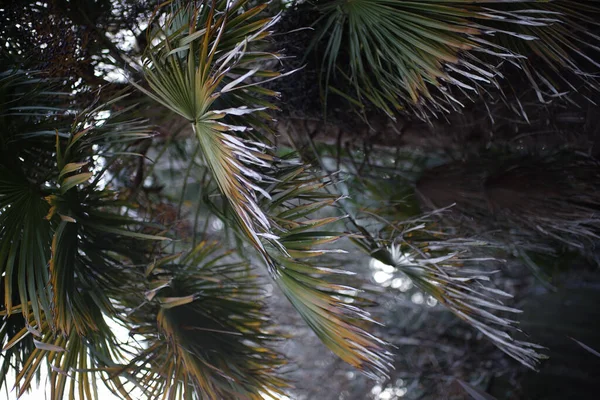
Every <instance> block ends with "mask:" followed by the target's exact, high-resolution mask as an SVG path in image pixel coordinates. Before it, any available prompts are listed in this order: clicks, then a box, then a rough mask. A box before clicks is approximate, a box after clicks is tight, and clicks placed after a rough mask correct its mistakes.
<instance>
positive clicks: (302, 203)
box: [268, 166, 391, 378]
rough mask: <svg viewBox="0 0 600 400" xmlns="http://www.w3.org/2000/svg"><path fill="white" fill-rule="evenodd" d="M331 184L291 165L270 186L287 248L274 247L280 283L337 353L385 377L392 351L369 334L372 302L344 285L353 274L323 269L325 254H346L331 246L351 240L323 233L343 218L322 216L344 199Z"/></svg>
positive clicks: (277, 230)
mask: <svg viewBox="0 0 600 400" xmlns="http://www.w3.org/2000/svg"><path fill="white" fill-rule="evenodd" d="M331 183H332V182H331V180H330V178H328V177H324V176H318V175H317V176H315V175H312V174H311V172H310V170H309V169H308V168H307V167H304V166H295V167H293V166H290V167H287V168H282V169H281V170H279V171H278V174H277V179H276V182H275V183H273V184H272V185H271V186H270V187H269V188H268V190H269V193H270V195H271V197H272V199H273V201H272V202H270V203H269V205H268V210H269V215H270V218H271V221H272V225H273V226H274V227H276V228H275V230H274V232H275V234H277V235H278V236H279V237H280V239H279V243H280V244H281V246H282V247H283V250H282V249H280V248H269V254H270V255H271V256H272V257H273V259H274V271H275V274H274V275H275V280H276V282H277V283H278V285H279V287H280V288H281V290H282V291H283V293H284V295H285V296H286V297H287V298H288V299H289V300H290V302H291V303H292V305H294V307H295V308H296V310H297V311H298V312H299V313H300V315H301V316H302V318H304V320H305V321H306V322H307V324H308V325H309V326H310V327H311V328H312V329H313V331H314V332H315V333H316V334H317V336H318V337H319V338H320V339H321V340H322V341H323V343H324V344H325V345H326V346H327V347H329V349H330V350H331V351H333V352H334V353H335V354H336V355H338V356H339V357H340V358H341V359H342V360H344V361H346V362H347V363H349V364H351V365H353V366H355V367H356V368H359V369H360V370H362V371H363V372H364V373H366V374H367V375H368V376H370V377H372V378H376V377H381V376H385V375H386V372H387V371H388V370H389V369H390V368H391V367H390V365H391V364H390V361H391V353H389V352H388V351H387V344H386V343H385V342H383V341H382V340H380V339H378V338H376V337H375V336H373V335H371V334H370V333H369V332H368V331H367V330H366V328H367V327H368V326H369V325H372V324H375V323H376V321H374V320H373V318H372V317H371V315H370V314H369V313H368V312H366V311H365V310H364V309H363V308H364V307H366V306H368V305H369V304H370V303H369V302H368V301H367V300H366V299H365V298H362V297H361V296H360V295H358V293H360V290H359V289H357V288H354V287H353V286H351V285H352V283H351V281H350V282H347V283H342V282H343V277H344V276H346V277H347V276H348V274H349V273H348V272H346V271H344V270H340V269H338V268H333V267H327V266H323V265H322V264H323V259H325V257H323V256H324V255H327V254H329V253H341V252H343V251H342V250H339V249H336V248H328V247H327V246H326V245H327V244H331V243H334V242H336V241H338V240H339V239H341V238H343V237H346V236H348V235H347V234H345V233H343V232H339V231H335V230H334V231H324V230H323V229H327V228H329V229H332V228H333V229H335V226H336V222H338V221H339V220H341V219H342V218H340V217H337V216H335V217H330V216H329V217H327V216H326V217H324V218H319V214H320V213H321V212H323V211H326V210H328V209H331V208H332V207H331V206H333V205H334V203H335V202H336V201H337V200H338V198H339V196H337V195H334V194H330V193H328V192H327V191H325V190H324V188H325V187H327V186H329V185H331ZM321 228H323V229H321ZM350 275H352V274H350ZM340 281H342V282H340Z"/></svg>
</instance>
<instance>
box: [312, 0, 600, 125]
mask: <svg viewBox="0 0 600 400" xmlns="http://www.w3.org/2000/svg"><path fill="white" fill-rule="evenodd" d="M473 3H477V4H473ZM319 6H320V8H321V10H322V13H323V16H322V18H321V19H320V20H319V21H318V22H317V23H316V24H315V25H316V26H317V28H318V31H317V34H316V36H315V39H314V41H313V46H315V45H319V44H320V43H321V42H323V46H324V53H325V57H324V58H323V65H322V70H323V78H322V82H323V85H324V90H325V93H327V92H328V91H329V90H330V88H331V89H332V90H333V91H335V92H336V93H338V94H341V95H343V96H344V97H346V98H348V99H350V100H351V102H353V103H354V104H359V105H361V108H362V107H364V106H365V105H366V104H369V103H370V104H372V105H374V106H375V107H377V108H379V109H381V110H383V111H385V112H386V113H387V114H388V115H389V116H392V117H393V116H394V114H395V113H397V112H398V111H399V110H404V109H406V108H408V109H410V110H411V111H414V112H416V113H417V114H419V115H420V116H421V117H422V118H425V119H426V118H428V115H430V114H431V113H434V114H435V113H439V112H449V111H450V110H460V108H461V107H462V106H463V103H462V102H463V101H464V99H465V98H467V99H468V98H473V97H475V96H477V95H478V94H480V93H481V92H483V91H486V90H488V89H490V88H493V87H499V81H500V79H501V78H502V77H503V76H502V70H501V69H500V68H498V65H500V64H502V62H503V61H505V60H507V61H509V62H512V63H514V64H516V65H520V66H521V67H525V66H526V67H527V69H526V72H529V73H530V74H531V80H532V84H534V87H536V85H537V84H536V81H534V80H533V75H535V74H536V73H535V72H534V69H533V68H532V67H531V64H530V63H529V61H528V60H527V57H528V56H529V55H531V53H532V52H533V53H535V54H537V55H539V56H540V57H541V58H542V59H543V60H544V61H545V62H546V63H547V64H548V65H549V66H550V67H551V68H552V69H553V70H558V69H559V68H565V67H566V68H568V69H570V70H571V71H576V72H577V73H579V74H580V75H582V76H583V75H585V73H583V72H582V70H581V69H580V67H579V64H580V63H579V62H578V61H576V58H577V57H575V56H578V57H579V58H584V59H586V60H587V61H591V63H592V64H595V61H594V60H593V59H592V58H590V57H589V56H588V55H586V54H585V52H584V50H582V49H583V48H589V49H590V50H592V49H594V50H595V49H597V45H595V44H594V43H596V42H597V38H595V37H591V36H590V35H587V34H586V32H585V24H586V23H588V24H595V22H594V21H593V18H592V17H589V16H588V17H585V16H584V14H583V12H582V11H583V10H582V9H581V8H580V6H579V2H578V3H577V4H575V2H572V1H558V2H538V1H533V0H516V1H502V0H485V1H479V2H473V1H469V0H457V1H445V0H428V1H399V0H353V1H347V0H334V1H323V2H319ZM583 7H584V9H585V10H587V11H590V10H592V11H594V12H597V10H596V7H595V6H593V5H591V4H586V5H584V6H583ZM567 27H569V28H567ZM571 27H573V28H571ZM580 46H581V47H580ZM334 76H338V77H339V78H341V79H336V80H334V79H333V77H334ZM536 78H537V77H536ZM542 78H543V79H546V78H544V77H543V76H542ZM587 78H589V79H592V75H590V74H588V75H587ZM589 79H588V80H589ZM537 81H538V82H539V81H540V79H537ZM546 83H548V84H549V85H550V87H551V88H552V85H551V84H550V82H549V81H548V80H547V79H546ZM554 92H555V93H554V94H557V92H556V89H554Z"/></svg>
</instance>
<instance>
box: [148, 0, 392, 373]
mask: <svg viewBox="0 0 600 400" xmlns="http://www.w3.org/2000/svg"><path fill="white" fill-rule="evenodd" d="M246 4H247V2H246V1H238V2H234V3H224V2H223V3H222V2H215V3H213V4H212V6H211V7H207V6H201V7H196V8H193V7H192V8H187V7H178V8H175V9H174V11H173V12H171V13H168V14H167V15H166V17H165V18H166V19H165V21H166V22H165V23H164V24H162V25H160V26H159V28H158V31H157V34H156V37H157V38H160V39H161V40H159V41H158V42H157V43H158V44H157V45H155V46H154V47H153V48H151V49H150V51H149V53H148V57H147V60H146V63H145V71H146V77H147V80H148V85H149V86H150V89H151V90H147V89H145V88H143V87H141V86H139V85H137V86H138V88H139V89H140V90H142V91H144V92H145V93H147V94H148V95H149V96H151V97H152V98H154V99H155V100H157V101H158V102H160V103H161V104H163V105H164V106H165V107H167V108H169V109H171V110H172V111H174V112H176V113H178V114H180V115H182V116H183V117H185V118H186V119H188V120H189V121H190V123H191V124H192V126H193V128H194V132H195V133H196V136H197V138H198V140H199V143H200V147H201V148H202V150H203V153H204V158H205V160H206V163H207V164H208V166H209V167H210V169H211V170H212V172H213V176H214V178H215V180H216V182H217V184H218V186H219V189H220V191H221V192H222V193H223V195H224V196H225V198H226V199H227V201H228V203H229V204H230V206H231V208H232V209H233V211H234V212H233V214H234V215H235V217H236V218H237V220H238V225H239V226H240V227H241V230H242V232H243V233H244V236H246V237H247V238H248V239H249V240H250V241H251V242H252V244H253V245H254V246H255V247H256V248H257V249H258V251H259V252H260V253H261V254H262V256H263V258H264V259H265V261H266V262H267V264H268V266H269V270H270V272H271V274H272V275H273V276H274V278H275V279H276V280H277V282H278V283H279V284H280V286H281V287H282V288H283V290H284V292H285V293H286V296H287V297H288V298H289V299H290V300H291V302H292V304H293V305H294V306H295V307H296V309H297V310H299V312H300V313H301V314H302V316H303V317H304V319H305V320H306V321H307V322H308V323H309V325H310V326H311V327H312V328H313V329H315V331H316V332H317V334H318V335H319V337H321V339H323V341H324V342H325V344H326V345H327V346H328V347H329V348H330V349H332V350H333V351H334V352H335V353H336V354H338V355H340V356H341V357H342V358H343V359H344V360H346V361H348V362H350V363H351V364H353V365H355V366H357V367H360V368H362V369H364V370H366V371H367V372H370V373H372V374H374V373H380V372H383V371H384V370H385V369H386V368H387V363H386V361H387V355H386V353H385V351H384V350H383V347H384V346H383V345H382V343H381V342H379V341H378V340H376V339H375V338H373V337H372V336H371V335H369V334H368V333H367V332H366V331H365V330H363V329H362V328H359V327H357V326H356V323H357V322H359V321H362V322H367V321H368V320H369V318H368V316H367V315H366V314H365V313H363V312H362V311H361V310H360V309H359V308H357V307H351V306H349V305H347V304H345V303H344V302H343V301H341V300H339V299H338V298H337V297H336V296H337V295H339V294H340V293H341V292H342V291H343V290H344V288H343V287H342V286H341V285H335V284H333V283H330V282H328V281H327V280H325V279H323V276H324V275H327V274H328V273H332V272H333V271H328V270H327V269H322V270H321V269H319V268H318V267H315V266H311V265H310V264H307V263H304V262H302V261H298V260H297V259H296V258H297V257H305V256H307V255H318V254H319V252H320V251H319V250H315V249H316V247H315V246H318V245H319V244H321V243H327V242H330V241H333V240H335V239H337V238H339V237H340V236H342V234H341V233H326V232H317V231H312V230H311V228H317V227H319V226H320V225H324V224H325V223H327V222H328V221H313V220H310V219H308V220H306V221H304V222H299V220H298V219H297V218H302V217H303V216H305V215H307V214H310V212H309V211H310V207H313V208H314V209H315V210H316V209H319V208H320V207H321V206H323V205H325V204H326V203H317V204H313V203H315V200H321V199H323V198H327V195H326V194H323V193H321V192H320V191H319V189H320V188H321V187H322V186H323V183H320V182H318V179H316V178H309V175H308V174H307V172H306V171H305V170H304V169H302V168H300V169H295V168H296V167H294V164H297V162H292V161H290V160H289V159H287V158H286V159H285V160H284V159H280V158H276V157H274V156H273V155H272V153H271V152H270V151H269V149H268V147H267V146H266V145H263V144H261V143H258V142H253V141H249V140H248V139H246V138H241V137H238V136H235V135H234V133H235V132H246V131H248V130H249V126H248V125H251V124H252V125H254V124H253V121H252V120H245V122H246V123H247V124H246V125H244V126H240V125H233V123H232V124H228V123H227V122H228V121H236V118H235V117H242V116H247V115H252V114H254V115H255V116H256V115H259V114H257V113H262V111H263V109H264V108H265V107H270V105H269V103H267V102H265V100H264V99H263V98H262V96H264V95H272V94H273V93H272V92H270V91H268V90H264V89H259V88H258V87H257V86H256V82H254V83H252V82H253V81H252V79H256V78H262V77H268V79H271V78H272V77H274V76H277V75H278V74H277V73H274V72H271V71H264V70H263V69H262V66H263V65H264V62H265V61H266V60H272V59H274V58H275V55H272V54H265V53H260V52H259V53H256V52H253V51H251V50H253V46H255V45H257V43H255V42H259V41H260V40H261V39H262V38H263V37H265V36H266V35H267V34H268V33H267V29H269V28H270V26H271V25H272V24H273V23H274V22H275V19H265V20H260V19H259V20H255V19H254V18H255V15H256V14H257V13H258V12H259V11H260V8H259V9H255V8H252V9H250V10H248V11H246V12H241V13H240V15H239V16H237V14H236V13H237V12H238V9H239V8H240V7H243V6H244V5H246ZM190 16H193V17H190ZM190 21H191V22H190ZM196 21H199V23H196ZM242 21H243V22H244V24H242ZM240 25H242V26H243V27H240ZM259 81H260V80H259ZM262 81H263V82H264V78H263V79H262ZM236 93H237V96H238V97H235V96H236ZM240 93H241V94H240ZM259 95H260V96H259ZM217 100H219V101H221V102H222V104H233V105H235V107H233V108H227V109H222V110H219V109H215V108H216V106H215V105H216V102H217ZM260 115H262V114H260ZM264 116H265V117H267V115H264ZM240 119H241V120H242V121H244V119H242V118H237V121H240ZM227 131H229V132H231V133H225V132H227ZM253 137H254V138H256V137H260V132H254V133H253ZM289 168H292V169H291V170H290V169H289ZM330 200H331V199H328V200H327V201H328V202H329V204H330ZM296 201H300V202H301V203H302V204H301V205H298V204H296V203H295V202H296ZM279 207H284V208H285V209H286V211H287V212H289V213H290V215H291V214H293V213H294V212H292V211H290V210H292V209H293V208H295V207H299V208H298V215H297V216H296V217H295V218H294V219H290V220H289V221H287V222H286V224H285V225H282V224H281V221H279V220H277V219H276V218H274V217H273V216H274V215H275V214H273V213H275V212H276V210H278V208H279ZM307 208H308V209H307ZM300 210H305V211H304V212H301V211H300ZM277 212H279V211H277ZM290 224H291V225H290ZM326 271H327V272H326ZM362 322H361V323H362Z"/></svg>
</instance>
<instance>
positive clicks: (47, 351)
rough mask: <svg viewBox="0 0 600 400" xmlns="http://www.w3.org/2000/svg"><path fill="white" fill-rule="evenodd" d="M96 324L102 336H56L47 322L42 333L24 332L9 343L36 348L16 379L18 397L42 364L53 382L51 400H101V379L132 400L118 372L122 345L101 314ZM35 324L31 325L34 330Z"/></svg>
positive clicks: (43, 324)
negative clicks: (22, 343)
mask: <svg viewBox="0 0 600 400" xmlns="http://www.w3.org/2000/svg"><path fill="white" fill-rule="evenodd" d="M94 317H95V318H96V321H95V322H96V324H100V325H104V327H103V329H102V333H101V334H98V333H88V334H87V335H86V336H82V335H79V334H78V333H77V331H76V329H70V331H71V333H70V334H69V335H66V336H65V335H62V334H57V333H56V332H53V331H52V329H51V327H50V325H49V324H48V323H47V322H43V323H42V325H41V326H39V329H31V328H23V329H22V330H21V331H19V332H18V333H17V334H16V335H15V336H14V337H13V338H12V339H11V341H10V342H9V343H8V346H11V347H9V349H10V348H12V346H13V345H14V344H16V343H20V342H21V341H23V340H27V339H29V340H30V341H31V342H32V343H33V345H34V348H32V349H31V351H30V352H28V353H27V358H26V359H24V361H22V367H21V368H20V369H19V371H18V373H17V376H16V378H15V388H17V396H19V397H20V396H21V395H23V394H24V393H25V392H26V391H28V390H29V389H30V388H31V383H32V380H33V378H34V377H35V376H36V375H38V376H39V371H40V367H41V365H42V364H43V361H44V360H46V361H47V366H48V372H47V373H48V376H49V381H50V398H51V399H53V400H58V399H64V398H67V399H75V398H78V399H82V400H84V399H85V400H88V399H89V400H97V399H99V396H98V391H97V386H96V385H97V384H96V381H97V379H98V377H101V379H102V381H103V382H104V383H105V385H106V386H107V387H108V388H109V390H111V391H112V392H113V393H115V394H117V393H118V394H120V395H121V396H122V397H123V398H126V399H130V397H129V395H128V394H127V391H125V390H124V380H123V379H122V378H121V377H120V376H119V375H117V374H115V370H116V371H119V368H117V363H116V362H115V361H114V360H119V359H121V358H122V354H121V353H120V352H119V350H118V348H119V344H118V343H117V341H116V340H115V338H114V336H113V334H112V332H111V329H110V328H109V327H108V326H107V325H106V322H105V320H104V318H103V316H102V314H101V313H99V314H97V315H95V316H94ZM33 322H34V321H30V322H29V324H28V326H31V325H32V323H33Z"/></svg>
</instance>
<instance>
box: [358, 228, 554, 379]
mask: <svg viewBox="0 0 600 400" xmlns="http://www.w3.org/2000/svg"><path fill="white" fill-rule="evenodd" d="M430 226H431V222H430V221H427V219H426V218H419V219H417V220H412V221H410V220H409V221H404V222H402V223H390V224H389V225H387V223H386V225H385V227H384V229H383V232H385V234H384V233H381V234H382V235H383V236H387V237H391V238H392V239H391V240H385V239H381V240H374V239H372V238H371V239H370V240H369V239H360V240H356V242H357V244H359V246H360V247H362V248H363V249H364V250H365V251H367V252H368V253H369V254H371V256H372V257H374V258H375V259H377V260H379V261H380V262H382V263H384V264H386V265H390V266H392V267H394V268H396V270H397V271H399V272H401V273H403V274H404V275H406V276H407V277H408V278H410V279H411V281H412V282H413V284H414V285H415V286H417V287H418V288H419V289H421V290H422V291H423V292H425V293H427V294H429V295H430V296H432V297H433V298H435V299H436V300H437V301H438V302H439V303H440V304H442V305H443V306H445V307H447V308H448V310H450V311H451V312H452V313H454V314H455V315H456V316H457V317H459V318H460V319H462V320H463V321H465V322H466V323H468V324H469V325H471V326H472V327H473V328H475V329H477V330H478V331H479V332H481V333H482V334H483V335H484V336H485V337H486V338H488V339H489V340H490V341H491V342H492V343H494V344H495V345H496V346H497V347H498V348H499V349H500V350H502V351H503V352H505V353H506V354H508V355H509V356H511V357H512V358H514V359H515V360H517V361H519V362H520V363H521V364H523V365H525V366H527V367H528V368H531V369H536V367H537V364H538V363H539V361H540V360H541V359H543V358H545V356H543V355H542V354H540V353H539V350H541V349H543V347H542V346H540V345H537V344H534V343H530V342H526V341H522V340H517V339H515V338H513V336H511V333H514V332H521V331H520V330H519V329H518V328H517V326H516V322H515V321H514V320H512V319H510V318H508V317H505V316H503V315H501V314H518V313H521V310H519V309H516V308H513V307H509V306H506V305H504V304H503V303H502V301H501V300H500V299H502V298H505V299H509V298H511V297H512V296H511V295H510V294H509V293H506V292H505V291H503V290H500V289H497V288H494V287H493V286H492V285H491V284H490V283H491V275H492V274H493V273H494V272H495V271H489V270H487V269H483V268H482V265H481V264H482V263H485V262H490V261H494V258H491V257H477V256H476V255H474V254H476V251H477V249H478V248H485V247H486V246H487V244H486V243H485V242H482V241H478V240H472V239H465V238H463V239H456V238H454V239H453V238H451V237H449V236H447V235H445V234H444V233H443V232H440V229H439V228H438V227H436V229H433V227H430Z"/></svg>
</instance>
